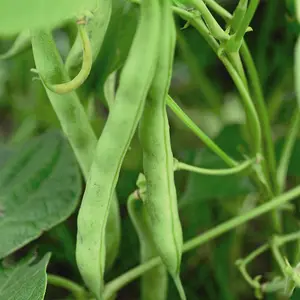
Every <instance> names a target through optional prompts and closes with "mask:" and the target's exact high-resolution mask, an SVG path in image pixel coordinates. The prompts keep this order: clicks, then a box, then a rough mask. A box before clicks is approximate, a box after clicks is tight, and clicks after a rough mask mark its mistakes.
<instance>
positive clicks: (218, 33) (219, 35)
mask: <svg viewBox="0 0 300 300" xmlns="http://www.w3.org/2000/svg"><path fill="white" fill-rule="evenodd" d="M191 3H192V4H194V5H195V7H196V8H197V9H198V10H199V12H200V14H201V16H202V17H203V19H204V20H205V23H206V24H207V27H208V28H209V30H210V32H211V34H212V35H213V36H214V37H215V38H216V39H218V40H220V41H224V40H228V39H229V35H228V34H227V33H225V32H224V30H223V29H222V27H221V26H220V25H219V23H218V22H217V21H216V20H215V18H214V17H213V15H212V14H211V12H210V11H209V9H208V8H207V7H206V5H205V3H204V2H203V0H191Z"/></svg>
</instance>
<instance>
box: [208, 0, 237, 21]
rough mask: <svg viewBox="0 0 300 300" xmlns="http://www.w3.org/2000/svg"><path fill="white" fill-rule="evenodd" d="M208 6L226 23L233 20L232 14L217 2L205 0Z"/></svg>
mask: <svg viewBox="0 0 300 300" xmlns="http://www.w3.org/2000/svg"><path fill="white" fill-rule="evenodd" d="M204 2H205V3H206V5H207V6H208V7H210V8H211V9H212V10H213V11H214V12H215V13H217V14H218V15H219V16H221V17H222V18H223V19H224V20H225V21H227V22H228V21H229V20H231V19H232V15H231V13H229V12H228V11H227V10H226V9H225V8H223V7H222V6H221V5H219V4H218V3H217V2H216V1H215V0H204Z"/></svg>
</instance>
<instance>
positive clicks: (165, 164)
mask: <svg viewBox="0 0 300 300" xmlns="http://www.w3.org/2000/svg"><path fill="white" fill-rule="evenodd" d="M111 10H112V0H98V3H97V8H96V9H95V11H94V12H93V13H92V14H85V15H83V16H81V17H80V18H78V20H77V28H78V35H77V37H76V39H75V42H74V44H73V46H72V47H71V50H70V52H69V54H68V57H67V59H66V63H65V64H64V63H63V61H62V59H61V57H60V55H59V53H58V50H57V47H56V45H55V42H54V40H53V36H52V33H51V30H46V29H37V30H33V31H31V32H29V31H26V32H23V33H21V34H20V36H19V37H18V38H17V39H16V41H15V43H14V44H13V46H12V48H11V49H10V50H9V51H8V52H7V53H6V54H4V55H2V56H0V59H8V58H10V57H13V56H14V55H16V54H18V53H20V52H22V51H24V50H25V49H27V48H28V47H29V46H30V45H31V46H32V51H33V55H34V60H35V68H36V69H32V71H34V72H35V73H37V74H38V76H39V79H40V80H41V82H42V84H43V86H44V88H45V90H46V93H47V95H48V98H49V100H50V102H51V104H52V106H53V109H54V110H55V112H56V114H57V116H58V119H59V121H60V123H61V127H62V129H63V131H64V133H65V135H66V137H67V138H68V139H69V142H70V144H71V146H72V148H73V151H74V153H75V155H76V157H77V160H78V162H79V165H80V167H81V169H82V172H83V175H84V177H85V179H86V188H85V192H84V195H83V200H82V204H81V207H80V210H79V215H78V233H77V246H76V260H77V265H78V268H79V271H80V273H81V275H82V278H83V280H84V281H85V284H86V285H87V287H88V288H89V290H90V291H91V292H92V293H93V295H94V296H95V297H96V298H97V299H103V292H104V289H105V285H104V271H105V269H107V268H109V267H111V266H112V264H113V262H114V260H115V257H116V255H117V249H118V245H119V240H120V216H119V209H118V201H117V198H116V194H115V188H116V184H117V181H118V177H119V172H120V169H121V166H122V162H123V160H124V157H125V155H126V153H127V151H128V148H129V145H130V142H131V140H132V138H133V135H134V134H135V133H136V132H137V128H138V127H139V138H140V142H141V146H142V149H143V173H144V175H141V176H144V177H142V178H143V180H142V182H143V186H144V187H145V189H144V193H140V194H139V195H140V196H141V197H140V198H139V197H137V198H135V197H131V198H129V199H130V200H129V202H128V210H129V214H130V216H131V218H132V221H133V223H134V226H135V228H136V230H137V232H138V235H139V237H140V240H141V260H142V261H146V260H148V259H150V258H152V257H154V256H156V255H159V256H160V257H161V259H162V262H163V265H162V266H159V267H157V268H154V269H153V270H152V271H151V272H149V273H148V274H146V275H145V277H144V278H143V281H142V298H143V299H158V300H159V299H161V300H163V299H165V298H166V294H167V271H168V272H169V273H170V275H171V276H172V277H173V279H174V282H175V284H176V286H177V288H178V291H179V294H180V297H181V299H185V294H184V291H183V288H182V285H181V281H180V279H179V272H180V264H181V255H182V229H181V224H180V220H179V215H178V209H177V196H176V188H175V183H174V165H173V154H172V150H171V143H170V133H169V125H168V118H167V113H166V99H167V96H168V90H169V85H170V80H171V74H172V65H173V56H174V50H175V41H176V30H175V23H174V19H173V13H172V9H171V1H170V0H143V1H141V5H140V17H139V23H138V27H137V30H136V33H135V36H134V40H133V43H132V45H131V49H130V52H129V55H128V57H127V60H126V62H125V64H124V66H123V68H122V71H121V74H120V82H119V86H118V89H117V91H116V94H115V97H114V98H115V99H114V101H113V102H112V101H111V100H110V101H108V106H109V108H110V113H109V117H108V119H107V122H106V124H105V127H104V129H103V131H102V134H101V136H100V138H99V140H98V142H97V138H96V135H95V134H94V132H93V130H92V128H91V125H90V124H89V120H88V116H87V114H86V112H85V111H84V109H83V106H82V105H81V103H80V100H79V98H78V96H77V94H76V92H75V90H76V89H77V88H78V87H80V86H81V85H82V84H83V83H84V82H85V80H86V79H87V77H88V75H89V73H90V71H91V68H92V64H93V62H94V61H95V59H96V57H97V55H98V53H99V51H100V49H101V45H102V43H103V40H104V36H105V33H106V31H107V28H108V25H109V21H110V17H111ZM80 63H81V64H82V66H81V69H80V70H78V66H79V65H80ZM74 73H77V75H75V76H73V75H74ZM70 76H73V77H74V78H73V79H72V80H70ZM139 182H141V180H140V181H139ZM134 195H136V194H134ZM137 199H139V202H138V204H137V202H136V200H137ZM137 207H138V209H137ZM151 278H152V279H151ZM154 282H156V283H154ZM153 284H154V285H156V286H159V288H158V289H155V288H154V287H153ZM153 288H154V290H155V291H156V292H155V293H153Z"/></svg>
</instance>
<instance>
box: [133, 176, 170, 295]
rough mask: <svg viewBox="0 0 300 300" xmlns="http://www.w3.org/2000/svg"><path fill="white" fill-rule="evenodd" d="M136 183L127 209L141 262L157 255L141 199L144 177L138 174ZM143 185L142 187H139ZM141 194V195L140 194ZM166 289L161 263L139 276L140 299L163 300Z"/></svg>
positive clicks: (164, 274)
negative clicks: (138, 243)
mask: <svg viewBox="0 0 300 300" xmlns="http://www.w3.org/2000/svg"><path fill="white" fill-rule="evenodd" d="M137 185H138V186H139V190H137V191H135V192H134V193H133V194H131V195H130V196H129V198H128V200H127V209H128V212H129V216H130V219H131V221H132V223H133V225H134V228H135V230H136V232H137V234H138V237H139V241H140V258H141V263H144V262H146V261H148V260H149V259H151V258H153V257H156V256H157V255H158V253H157V250H156V246H155V243H154V241H153V237H152V233H151V230H150V228H149V224H148V222H147V221H146V215H145V207H144V204H143V201H144V200H145V198H144V197H145V195H144V191H143V189H144V188H143V187H144V186H145V185H146V181H145V177H144V176H143V175H142V174H140V175H139V178H138V182H137ZM141 186H143V187H141ZM142 194H143V195H142ZM167 289H168V275H167V271H166V268H165V267H164V266H163V265H160V266H157V267H155V268H153V269H151V270H150V271H149V272H146V273H145V274H144V275H143V276H142V278H141V299H142V300H165V299H166V297H167Z"/></svg>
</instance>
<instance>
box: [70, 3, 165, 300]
mask: <svg viewBox="0 0 300 300" xmlns="http://www.w3.org/2000/svg"><path fill="white" fill-rule="evenodd" d="M159 15H160V11H159V5H158V0H144V1H143V2H142V4H141V16H140V20H139V24H138V28H137V31H136V34H135V37H134V40H133V43H132V46H131V49H130V51H129V55H128V58H127V60H126V63H125V65H124V68H123V70H122V73H121V76H120V83H119V88H118V90H117V93H116V101H115V104H114V106H113V108H112V110H111V112H110V114H109V117H108V120H107V122H106V125H105V127H104V129H103V132H102V134H101V137H100V139H99V141H98V145H97V150H96V154H95V157H94V161H93V164H92V167H91V170H90V174H89V179H88V181H87V185H86V190H85V193H84V196H83V200H82V205H81V208H80V210H79V215H78V233H77V247H76V259H77V264H78V267H79V270H80V273H81V275H82V277H83V279H84V281H85V283H86V285H87V286H88V287H89V289H90V290H91V291H92V292H93V293H94V294H95V296H96V297H97V299H101V298H102V292H103V273H104V265H105V247H104V241H105V227H106V223H107V217H108V211H109V208H110V204H111V200H112V195H113V191H114V189H115V187H116V183H117V180H118V177H119V172H120V168H121V165H122V162H123V159H124V157H125V154H126V152H127V150H128V147H129V144H130V141H131V139H132V137H133V135H134V133H135V131H136V127H137V124H138V122H139V120H140V117H141V114H142V111H143V108H144V103H145V98H146V95H147V93H148V90H149V88H150V84H151V82H152V79H153V76H154V71H155V65H156V60H157V43H158V39H159V22H158V20H159Z"/></svg>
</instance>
